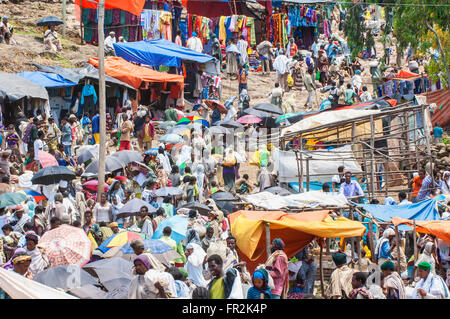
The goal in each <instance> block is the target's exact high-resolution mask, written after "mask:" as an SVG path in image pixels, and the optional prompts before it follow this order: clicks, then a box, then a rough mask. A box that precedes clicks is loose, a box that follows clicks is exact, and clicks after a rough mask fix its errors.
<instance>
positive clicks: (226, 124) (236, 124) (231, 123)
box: [214, 121, 244, 130]
mask: <svg viewBox="0 0 450 319" xmlns="http://www.w3.org/2000/svg"><path fill="white" fill-rule="evenodd" d="M214 125H219V126H223V127H226V128H233V129H242V130H244V126H243V125H242V124H241V123H239V122H236V121H218V122H216V123H215V124H214Z"/></svg>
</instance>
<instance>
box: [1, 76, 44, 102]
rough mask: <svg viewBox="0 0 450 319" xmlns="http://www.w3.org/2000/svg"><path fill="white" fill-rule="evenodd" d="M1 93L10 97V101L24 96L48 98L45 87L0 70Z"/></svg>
mask: <svg viewBox="0 0 450 319" xmlns="http://www.w3.org/2000/svg"><path fill="white" fill-rule="evenodd" d="M0 95H1V96H2V97H3V98H6V97H8V98H9V100H10V101H17V100H20V99H22V98H24V97H30V98H35V99H43V100H48V93H47V90H46V89H45V87H43V86H42V85H39V84H35V83H33V82H31V81H29V80H27V79H25V78H23V77H21V76H18V75H16V74H12V73H4V72H0Z"/></svg>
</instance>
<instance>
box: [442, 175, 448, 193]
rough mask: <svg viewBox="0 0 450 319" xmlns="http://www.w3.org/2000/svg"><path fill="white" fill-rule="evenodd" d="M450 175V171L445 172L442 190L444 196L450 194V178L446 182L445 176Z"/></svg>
mask: <svg viewBox="0 0 450 319" xmlns="http://www.w3.org/2000/svg"><path fill="white" fill-rule="evenodd" d="M447 175H450V172H449V171H445V172H444V174H442V186H441V190H442V193H443V194H450V178H449V179H448V180H447V181H445V179H444V178H445V176H447Z"/></svg>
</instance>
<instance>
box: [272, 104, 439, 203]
mask: <svg viewBox="0 0 450 319" xmlns="http://www.w3.org/2000/svg"><path fill="white" fill-rule="evenodd" d="M332 114H333V113H332V112H330V116H332ZM430 119H431V116H430V113H429V107H428V105H415V106H412V105H410V103H405V104H402V105H399V106H398V107H396V108H394V109H389V110H385V111H382V112H379V113H375V114H371V115H366V116H361V117H357V118H354V119H350V120H345V121H341V122H338V123H331V124H326V125H321V126H317V127H314V128H310V129H307V130H302V131H297V132H291V133H287V134H285V135H284V136H282V137H281V138H280V141H281V145H280V149H282V150H290V149H292V150H293V152H295V153H296V159H297V163H298V165H297V168H298V179H299V187H300V192H303V191H304V189H303V182H304V181H306V182H307V183H306V184H307V190H309V181H310V180H311V179H313V178H314V177H319V176H320V174H315V175H314V174H310V173H309V163H310V162H311V161H314V158H313V157H311V156H310V155H312V154H314V152H315V151H314V150H306V149H305V148H304V146H303V145H304V143H303V142H306V141H307V140H311V139H315V140H317V141H318V142H322V143H323V144H324V145H323V146H325V147H329V146H332V147H334V148H336V147H340V146H344V145H348V144H350V145H351V147H352V151H351V152H352V154H350V155H353V157H354V159H355V160H356V161H357V162H358V163H359V164H360V165H361V167H362V173H357V174H355V175H356V176H358V175H359V176H358V177H359V178H360V180H361V179H363V180H365V182H366V183H367V194H368V197H369V199H373V198H377V197H387V196H393V195H397V194H398V192H400V191H405V192H406V193H408V192H409V188H408V187H407V186H408V181H410V180H411V178H412V174H413V172H416V171H417V170H418V169H419V168H421V167H420V159H422V158H429V161H430V162H431V163H432V162H433V158H432V154H431V149H430V140H431V137H430V131H431V129H432V127H431V121H430ZM294 140H298V141H299V143H298V144H299V148H292V147H291V146H294V143H289V142H292V141H294ZM316 152H317V151H316ZM322 160H323V159H322ZM335 160H341V159H338V158H329V159H327V161H335ZM305 164H306V166H305V167H306V172H304V169H303V167H304V165H305ZM321 175H322V176H323V175H327V176H328V175H329V174H321Z"/></svg>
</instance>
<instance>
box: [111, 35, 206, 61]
mask: <svg viewBox="0 0 450 319" xmlns="http://www.w3.org/2000/svg"><path fill="white" fill-rule="evenodd" d="M114 50H115V52H116V55H117V56H119V57H122V58H124V59H125V60H127V61H130V62H135V63H141V64H145V65H150V66H160V65H165V66H168V67H170V66H175V67H180V65H181V61H182V60H186V61H194V62H198V63H206V62H210V61H214V58H213V57H212V56H210V55H207V54H203V53H200V52H197V51H194V50H191V49H188V48H185V47H182V46H179V45H177V44H175V43H173V42H171V41H168V40H165V39H159V40H146V41H137V42H125V43H122V42H121V43H114Z"/></svg>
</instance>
